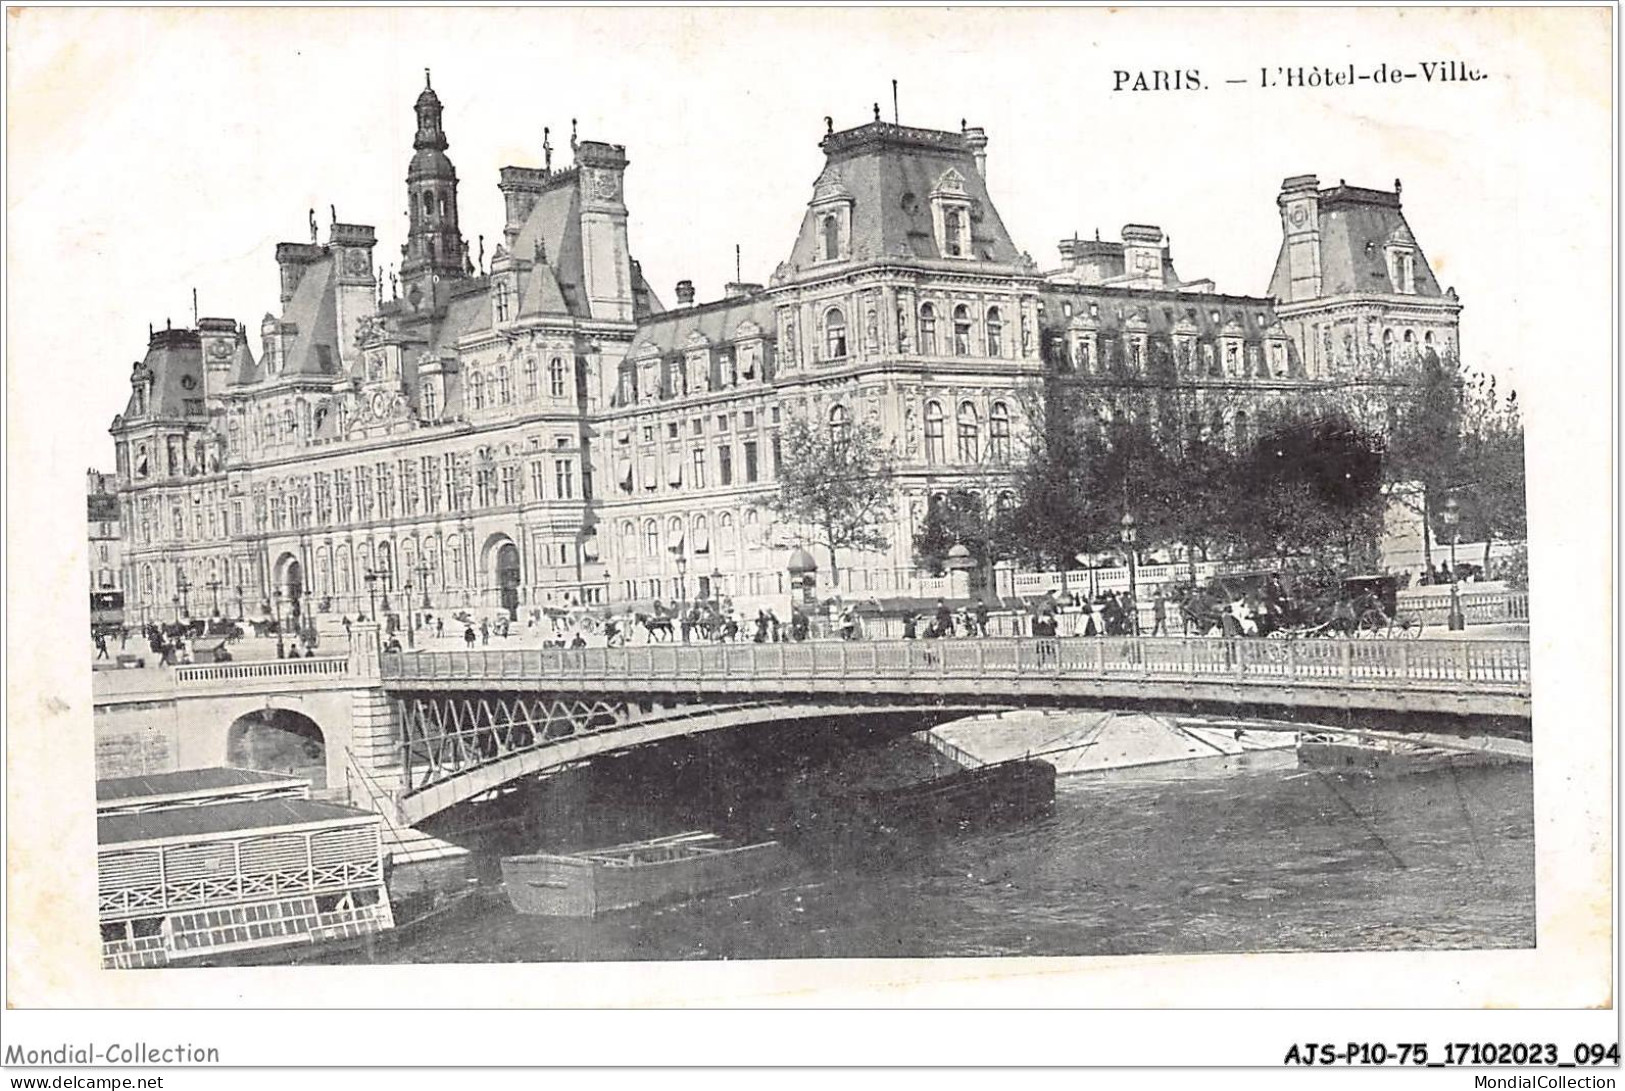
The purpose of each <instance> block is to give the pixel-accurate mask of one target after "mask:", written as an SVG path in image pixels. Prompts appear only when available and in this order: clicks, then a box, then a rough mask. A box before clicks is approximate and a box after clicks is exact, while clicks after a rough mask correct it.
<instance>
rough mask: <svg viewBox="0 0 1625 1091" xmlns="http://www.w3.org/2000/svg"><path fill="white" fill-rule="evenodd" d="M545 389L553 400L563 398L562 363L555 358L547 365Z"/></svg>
mask: <svg viewBox="0 0 1625 1091" xmlns="http://www.w3.org/2000/svg"><path fill="white" fill-rule="evenodd" d="M547 389H548V392H549V393H550V394H552V395H553V396H554V397H555V398H562V397H564V361H563V360H561V359H560V358H559V357H557V356H555V357H553V359H552V360H551V361H549V362H548V365H547Z"/></svg>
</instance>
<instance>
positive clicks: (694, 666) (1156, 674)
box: [307, 637, 1529, 690]
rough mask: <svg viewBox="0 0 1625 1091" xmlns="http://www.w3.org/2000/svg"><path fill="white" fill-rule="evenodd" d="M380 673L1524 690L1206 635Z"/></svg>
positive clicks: (632, 653)
mask: <svg viewBox="0 0 1625 1091" xmlns="http://www.w3.org/2000/svg"><path fill="white" fill-rule="evenodd" d="M307 662H313V661H307ZM383 675H384V678H385V680H386V681H390V680H400V681H434V680H437V679H443V680H446V681H459V680H462V681H466V680H475V681H483V680H491V681H504V680H514V681H532V682H533V681H539V680H548V679H557V680H561V681H568V680H581V681H594V682H599V681H603V682H616V681H623V680H633V679H652V680H662V681H663V680H667V679H670V680H674V681H699V680H707V681H715V680H722V679H728V678H739V679H750V680H764V679H765V680H773V679H785V680H792V679H806V678H813V677H820V678H828V677H848V678H853V679H922V680H924V679H930V678H954V679H974V678H980V677H1015V676H1027V675H1031V676H1054V677H1060V678H1079V679H1091V678H1111V677H1139V678H1145V679H1163V680H1179V679H1199V680H1218V679H1233V680H1235V681H1237V682H1258V683H1293V682H1299V683H1304V684H1337V683H1354V684H1364V685H1397V686H1414V687H1428V686H1438V685H1440V684H1467V685H1472V686H1478V687H1495V688H1515V689H1520V690H1523V689H1527V687H1528V684H1529V645H1528V644H1527V643H1525V642H1522V641H1510V640H1509V641H1499V640H1259V639H1222V638H1203V637H1103V638H1097V639H1087V640H1084V639H1056V638H1038V639H1026V640H1010V639H1006V640H921V641H814V642H807V643H790V644H687V645H685V644H650V645H642V646H637V647H627V648H582V649H567V648H538V649H503V650H495V651H493V650H488V649H481V650H476V651H445V652H439V651H419V652H405V653H400V654H393V655H386V656H384V657H383Z"/></svg>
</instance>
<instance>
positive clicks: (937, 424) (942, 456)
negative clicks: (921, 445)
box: [925, 401, 948, 462]
mask: <svg viewBox="0 0 1625 1091" xmlns="http://www.w3.org/2000/svg"><path fill="white" fill-rule="evenodd" d="M925 460H926V461H927V462H946V461H948V451H947V447H946V445H945V442H944V438H943V418H942V403H941V402H934V401H932V402H926V403H925Z"/></svg>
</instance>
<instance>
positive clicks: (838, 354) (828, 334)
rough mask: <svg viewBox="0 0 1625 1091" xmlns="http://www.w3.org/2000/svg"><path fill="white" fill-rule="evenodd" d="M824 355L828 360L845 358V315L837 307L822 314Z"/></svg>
mask: <svg viewBox="0 0 1625 1091" xmlns="http://www.w3.org/2000/svg"><path fill="white" fill-rule="evenodd" d="M824 353H825V356H826V358H827V359H830V360H840V359H844V358H845V356H846V315H844V314H842V313H841V308H839V307H831V308H830V309H829V310H827V311H825V312H824Z"/></svg>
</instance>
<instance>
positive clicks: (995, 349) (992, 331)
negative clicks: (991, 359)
mask: <svg viewBox="0 0 1625 1091" xmlns="http://www.w3.org/2000/svg"><path fill="white" fill-rule="evenodd" d="M987 354H988V355H989V356H1003V355H1004V319H1003V317H1002V316H1001V315H1000V314H999V308H997V307H989V308H988V309H987Z"/></svg>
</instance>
